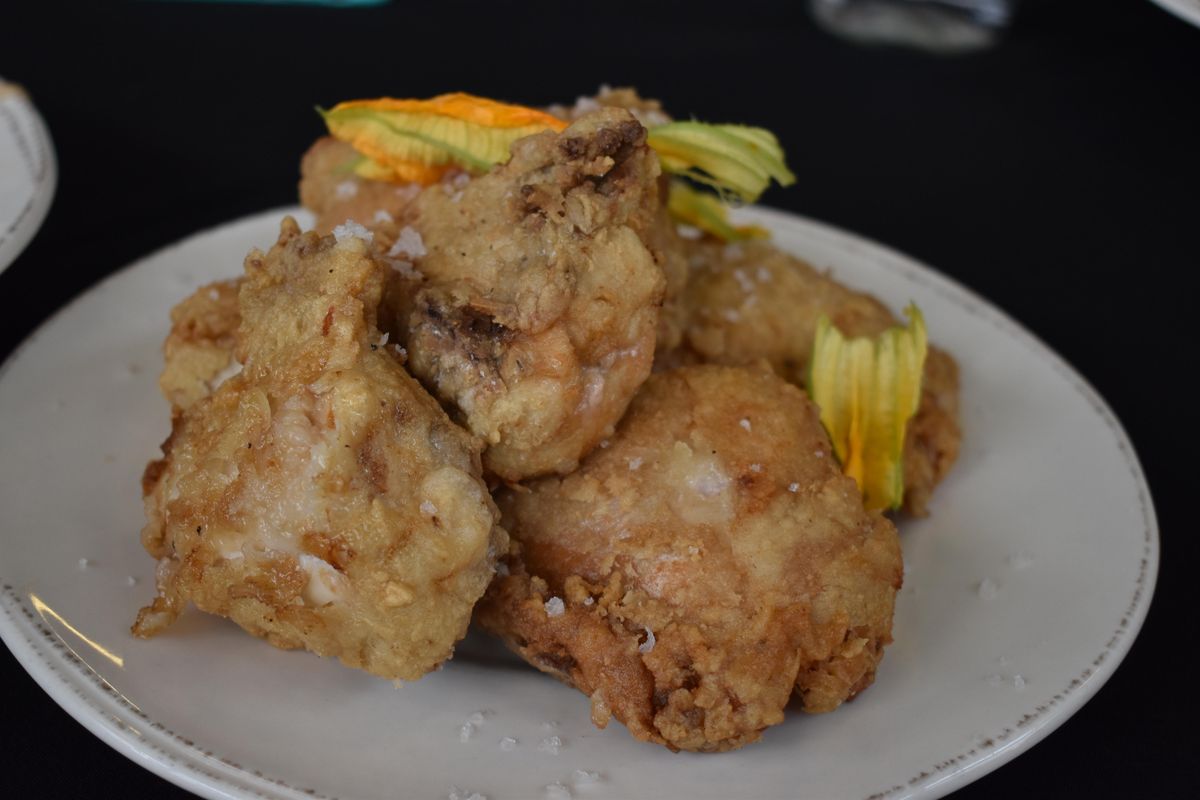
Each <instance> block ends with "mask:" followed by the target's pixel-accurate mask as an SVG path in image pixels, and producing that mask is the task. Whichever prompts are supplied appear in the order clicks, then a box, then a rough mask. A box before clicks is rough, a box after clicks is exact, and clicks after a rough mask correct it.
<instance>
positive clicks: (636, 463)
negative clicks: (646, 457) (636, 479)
mask: <svg viewBox="0 0 1200 800" xmlns="http://www.w3.org/2000/svg"><path fill="white" fill-rule="evenodd" d="M641 466H642V457H641V456H638V457H637V458H631V459H629V471H630V472H637V471H638V468H639V467H641Z"/></svg>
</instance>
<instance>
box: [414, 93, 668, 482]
mask: <svg viewBox="0 0 1200 800" xmlns="http://www.w3.org/2000/svg"><path fill="white" fill-rule="evenodd" d="M658 174H659V169H658V160H657V159H656V158H655V157H654V156H653V154H652V153H651V152H650V150H649V148H648V147H647V146H646V131H645V129H644V128H643V127H642V126H641V125H640V124H639V123H638V122H637V121H636V120H635V119H633V118H632V117H631V116H630V115H629V114H628V113H627V112H624V111H621V110H616V109H607V110H601V111H597V112H595V113H593V114H590V115H588V116H586V117H584V118H582V119H581V120H579V121H578V122H576V123H575V124H573V125H572V126H570V127H569V128H567V129H566V130H565V131H563V132H562V133H559V134H555V133H549V132H547V133H542V134H537V135H534V136H528V137H526V138H524V139H521V140H520V141H518V142H516V143H515V144H514V145H513V148H512V158H511V160H510V161H509V162H508V163H506V164H504V165H502V166H500V167H497V168H495V169H494V170H493V171H492V172H490V173H488V174H487V175H484V176H482V177H478V178H475V179H473V180H471V181H469V182H466V183H465V184H464V185H463V187H462V188H461V189H460V190H458V191H456V192H448V191H444V190H443V189H442V187H430V188H429V189H426V190H425V191H424V192H423V193H422V194H421V195H420V197H419V198H418V200H417V203H416V215H415V217H414V218H413V221H412V226H413V227H414V228H415V230H416V231H418V232H419V234H420V237H421V241H422V243H423V246H422V248H421V249H422V250H423V251H424V253H423V254H422V255H421V256H420V257H417V258H415V259H414V262H415V266H416V268H417V269H418V270H419V271H420V272H421V273H422V274H423V276H424V278H425V283H424V284H423V286H422V288H421V289H420V290H419V291H418V292H417V294H416V296H415V298H414V300H413V302H412V305H411V313H410V314H408V316H407V318H406V319H404V320H402V321H401V322H400V323H399V324H398V325H397V329H398V331H401V332H405V333H406V334H407V340H406V344H407V347H408V351H409V354H410V362H409V364H410V368H411V369H412V371H413V374H414V375H416V376H417V377H418V378H420V379H421V380H422V381H423V382H424V383H425V385H426V386H427V387H429V388H430V390H431V391H433V392H434V394H435V395H437V396H438V397H439V398H441V399H442V400H443V401H444V402H447V403H450V404H452V405H453V406H455V407H456V408H457V410H458V413H459V418H460V419H461V420H462V421H463V423H464V424H465V425H466V426H467V427H468V429H470V430H471V431H472V432H473V433H475V434H476V435H478V436H480V437H481V438H483V439H484V440H485V441H486V442H487V443H488V449H487V450H486V452H485V453H484V464H485V465H486V466H487V467H488V469H490V470H491V471H492V472H494V473H495V474H497V475H499V476H501V477H502V478H505V479H507V480H520V479H522V478H525V477H528V476H531V475H538V474H543V473H547V472H560V473H565V472H569V471H570V470H572V469H574V467H575V466H576V464H577V463H578V460H579V458H580V457H581V456H583V455H585V454H586V453H587V452H588V451H589V450H591V448H592V447H593V446H594V445H595V444H596V442H598V441H599V440H600V439H601V438H603V437H604V436H605V435H607V434H608V433H609V432H610V431H611V430H612V426H613V425H615V424H616V422H617V420H618V419H619V418H620V416H621V414H622V412H624V410H625V407H626V406H627V405H628V403H629V400H630V399H631V398H632V397H633V394H634V392H635V391H636V390H637V388H638V386H640V385H641V383H642V381H643V380H645V378H646V376H647V375H648V374H649V372H650V365H651V363H652V360H653V354H654V339H655V326H656V325H657V322H658V307H659V304H660V303H661V302H662V294H663V284H664V278H663V274H662V270H661V269H659V267H658V266H657V265H656V264H655V263H654V260H653V258H652V256H651V254H650V252H649V251H648V250H647V249H646V246H645V244H644V243H643V242H642V239H641V237H640V236H639V233H638V231H639V230H645V229H646V228H647V227H648V226H649V223H650V221H651V219H652V218H653V215H654V214H655V213H656V210H657V208H658V192H657V184H656V180H657V178H658Z"/></svg>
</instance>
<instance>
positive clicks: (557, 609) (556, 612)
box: [545, 597, 566, 617]
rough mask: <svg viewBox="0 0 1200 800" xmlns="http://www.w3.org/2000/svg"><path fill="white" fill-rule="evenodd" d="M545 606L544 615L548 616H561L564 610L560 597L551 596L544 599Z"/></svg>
mask: <svg viewBox="0 0 1200 800" xmlns="http://www.w3.org/2000/svg"><path fill="white" fill-rule="evenodd" d="M545 606H546V616H548V617H561V616H562V615H563V612H564V611H566V606H564V605H563V601H562V598H561V597H551V598H550V599H549V600H547V601H546V603H545Z"/></svg>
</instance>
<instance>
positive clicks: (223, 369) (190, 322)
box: [158, 280, 241, 411]
mask: <svg viewBox="0 0 1200 800" xmlns="http://www.w3.org/2000/svg"><path fill="white" fill-rule="evenodd" d="M238 286H239V281H237V280H230V281H217V282H216V283H210V284H208V285H207V286H201V287H200V288H199V289H197V290H196V291H195V292H193V293H192V294H190V295H188V297H186V298H184V299H183V300H182V301H180V303H179V304H178V305H177V306H175V307H174V308H172V309H171V332H170V333H169V334H167V338H166V341H164V342H163V371H162V374H161V375H160V376H159V378H158V387H159V389H161V390H162V393H163V396H164V397H166V398H167V401H168V402H169V403H170V404H171V407H172V409H174V410H176V411H180V410H183V409H186V408H188V407H190V406H191V405H192V404H193V403H195V402H196V401H198V400H200V399H201V398H204V397H207V396H208V395H210V394H212V391H213V389H215V388H216V385H217V384H218V383H220V380H221V378H222V377H223V376H224V374H225V373H227V372H228V371H230V369H231V368H234V369H236V365H235V362H234V359H233V350H234V345H235V343H236V341H237V329H238V325H239V323H240V322H241V314H240V312H239V311H238V304H237V295H238Z"/></svg>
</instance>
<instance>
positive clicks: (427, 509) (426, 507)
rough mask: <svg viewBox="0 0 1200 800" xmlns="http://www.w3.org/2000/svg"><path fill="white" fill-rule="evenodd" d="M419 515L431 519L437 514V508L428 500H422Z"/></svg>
mask: <svg viewBox="0 0 1200 800" xmlns="http://www.w3.org/2000/svg"><path fill="white" fill-rule="evenodd" d="M421 513H422V514H424V515H425V516H427V517H432V516H433V515H434V514H436V513H437V506H435V505H434V504H433V503H431V502H429V501H428V500H422V501H421Z"/></svg>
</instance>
